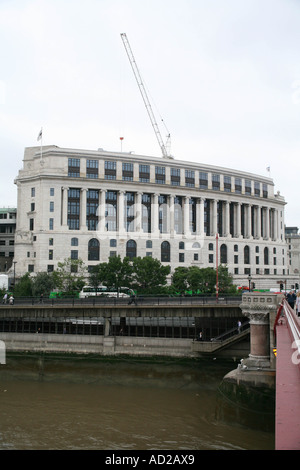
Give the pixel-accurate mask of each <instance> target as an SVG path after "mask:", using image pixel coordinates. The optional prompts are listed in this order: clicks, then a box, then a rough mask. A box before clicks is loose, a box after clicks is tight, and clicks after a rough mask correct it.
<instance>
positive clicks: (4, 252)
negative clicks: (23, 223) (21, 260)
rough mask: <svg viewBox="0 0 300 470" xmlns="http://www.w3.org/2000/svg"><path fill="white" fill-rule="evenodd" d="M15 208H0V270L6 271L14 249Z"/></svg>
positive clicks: (9, 265)
mask: <svg viewBox="0 0 300 470" xmlns="http://www.w3.org/2000/svg"><path fill="white" fill-rule="evenodd" d="M16 214H17V209H16V208H8V207H5V208H0V272H2V273H5V272H7V271H8V270H9V269H10V268H11V266H12V262H13V258H14V250H15V247H14V245H15V231H16Z"/></svg>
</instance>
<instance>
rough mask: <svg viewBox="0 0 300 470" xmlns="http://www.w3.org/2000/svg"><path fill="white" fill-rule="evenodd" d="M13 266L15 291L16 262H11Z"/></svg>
mask: <svg viewBox="0 0 300 470" xmlns="http://www.w3.org/2000/svg"><path fill="white" fill-rule="evenodd" d="M13 264H14V290H15V286H16V264H17V261H13Z"/></svg>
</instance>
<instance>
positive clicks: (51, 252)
mask: <svg viewBox="0 0 300 470" xmlns="http://www.w3.org/2000/svg"><path fill="white" fill-rule="evenodd" d="M49 259H50V260H52V259H53V250H49Z"/></svg>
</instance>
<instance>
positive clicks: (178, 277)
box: [172, 266, 189, 294]
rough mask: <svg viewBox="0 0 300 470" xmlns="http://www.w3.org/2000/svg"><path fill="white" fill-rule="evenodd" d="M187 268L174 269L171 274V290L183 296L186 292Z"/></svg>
mask: <svg viewBox="0 0 300 470" xmlns="http://www.w3.org/2000/svg"><path fill="white" fill-rule="evenodd" d="M188 271H189V268H186V267H184V266H179V267H177V268H175V270H174V273H173V274H172V288H173V289H174V291H175V292H176V293H179V294H184V293H185V291H187V290H188V281H187V276H188Z"/></svg>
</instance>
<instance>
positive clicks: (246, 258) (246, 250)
mask: <svg viewBox="0 0 300 470" xmlns="http://www.w3.org/2000/svg"><path fill="white" fill-rule="evenodd" d="M244 264H250V248H249V246H248V245H246V246H245V248H244Z"/></svg>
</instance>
